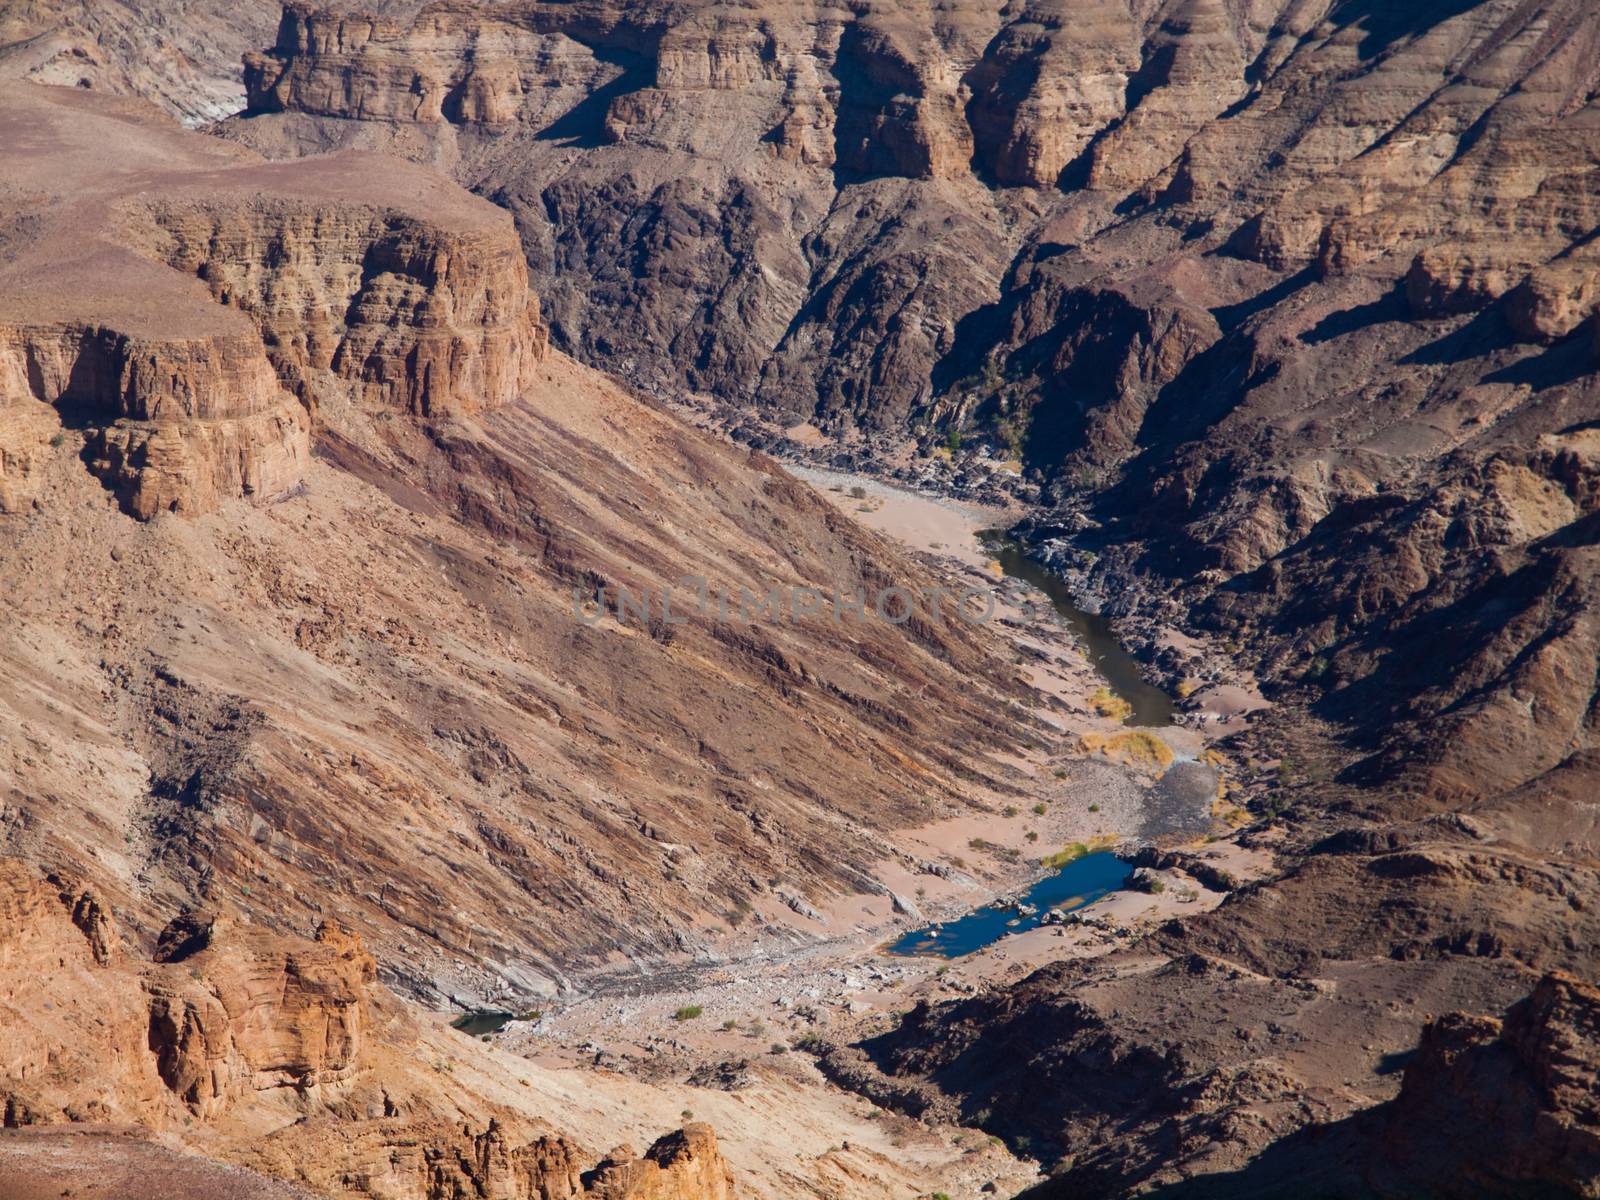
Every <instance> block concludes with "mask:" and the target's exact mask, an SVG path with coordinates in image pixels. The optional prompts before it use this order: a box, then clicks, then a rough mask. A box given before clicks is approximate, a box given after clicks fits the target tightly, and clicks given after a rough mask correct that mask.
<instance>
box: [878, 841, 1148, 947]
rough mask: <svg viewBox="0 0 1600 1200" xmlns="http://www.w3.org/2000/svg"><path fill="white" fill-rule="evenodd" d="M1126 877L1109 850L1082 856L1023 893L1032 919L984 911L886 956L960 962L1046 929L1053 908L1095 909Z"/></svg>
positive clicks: (918, 932) (916, 935)
mask: <svg viewBox="0 0 1600 1200" xmlns="http://www.w3.org/2000/svg"><path fill="white" fill-rule="evenodd" d="M1127 875H1128V864H1127V863H1125V862H1123V861H1122V860H1121V859H1120V858H1118V857H1117V856H1116V855H1115V854H1112V853H1111V852H1110V851H1109V850H1102V851H1100V852H1098V853H1095V854H1085V855H1084V856H1083V857H1082V858H1079V859H1075V860H1074V861H1072V862H1070V863H1068V864H1067V865H1066V866H1064V867H1062V868H1060V869H1059V870H1057V871H1055V872H1053V873H1052V874H1049V875H1046V876H1045V877H1044V878H1043V879H1041V880H1039V882H1038V883H1036V884H1034V885H1033V886H1032V887H1031V888H1029V889H1028V890H1027V891H1026V892H1024V893H1023V895H1022V897H1021V903H1022V904H1024V905H1027V906H1029V907H1032V908H1036V909H1037V910H1038V912H1037V913H1036V914H1035V915H1033V916H1024V915H1022V914H1020V913H1018V912H1017V911H1016V908H1015V907H1014V906H1012V905H1009V904H1008V905H1003V906H996V905H987V906H985V907H983V908H978V909H974V910H973V911H972V912H969V913H968V914H967V915H966V916H964V917H960V918H958V919H956V920H954V921H949V922H946V923H945V924H944V925H943V926H932V925H930V926H929V927H928V928H926V929H913V930H912V931H911V932H910V933H907V934H906V935H905V936H903V937H901V938H900V939H899V940H898V941H896V942H894V943H893V944H892V945H890V946H889V948H888V952H889V953H890V954H932V955H936V956H938V957H939V958H960V957H961V956H962V955H963V954H971V953H972V952H973V951H974V950H981V949H983V948H984V947H985V946H987V945H989V944H990V943H991V942H997V941H999V940H1000V939H1001V938H1003V937H1005V936H1006V934H1008V933H1021V932H1023V931H1024V930H1028V929H1036V928H1038V927H1039V926H1040V925H1041V924H1043V923H1044V922H1043V917H1044V914H1045V913H1047V912H1048V911H1050V910H1051V909H1052V908H1055V909H1061V910H1062V911H1064V912H1071V911H1072V910H1073V909H1075V908H1082V907H1083V906H1084V905H1086V904H1093V903H1094V902H1095V901H1096V900H1098V899H1100V897H1102V896H1104V895H1105V894H1106V893H1108V892H1114V891H1116V890H1117V889H1118V888H1119V887H1121V886H1122V881H1123V880H1124V879H1126V878H1127Z"/></svg>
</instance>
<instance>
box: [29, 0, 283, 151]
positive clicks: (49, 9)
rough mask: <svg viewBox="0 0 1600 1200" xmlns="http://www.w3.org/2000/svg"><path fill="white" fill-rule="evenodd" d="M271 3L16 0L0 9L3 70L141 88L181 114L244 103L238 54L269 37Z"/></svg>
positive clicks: (217, 115) (100, 86) (205, 114)
mask: <svg viewBox="0 0 1600 1200" xmlns="http://www.w3.org/2000/svg"><path fill="white" fill-rule="evenodd" d="M277 17H278V13H277V9H276V8H275V7H274V6H273V5H270V4H229V3H219V2H218V0H181V2H180V3H175V4H174V3H159V2H155V0H14V2H13V3H9V4H7V5H6V6H5V8H4V9H3V10H0V80H6V79H12V80H16V79H26V80H29V81H31V82H33V83H43V84H54V85H57V86H60V87H79V88H93V89H95V90H97V91H108V92H120V93H124V94H132V95H140V96H144V97H146V98H147V99H149V100H152V101H154V102H155V103H157V104H159V105H161V107H163V108H165V109H166V110H167V111H168V112H170V113H172V115H174V116H176V117H179V118H181V119H182V120H183V121H184V122H185V123H186V124H191V125H194V124H200V123H202V122H205V121H216V120H220V119H221V118H223V117H226V116H231V115H232V114H233V113H236V112H238V111H239V110H240V109H241V108H243V107H244V88H243V87H242V86H241V83H240V79H239V69H238V64H239V56H240V55H241V54H243V53H244V52H245V51H247V50H252V49H254V48H256V47H257V46H258V45H259V44H260V42H261V39H262V38H263V37H270V36H271V33H272V29H273V26H274V23H275V22H276V21H277Z"/></svg>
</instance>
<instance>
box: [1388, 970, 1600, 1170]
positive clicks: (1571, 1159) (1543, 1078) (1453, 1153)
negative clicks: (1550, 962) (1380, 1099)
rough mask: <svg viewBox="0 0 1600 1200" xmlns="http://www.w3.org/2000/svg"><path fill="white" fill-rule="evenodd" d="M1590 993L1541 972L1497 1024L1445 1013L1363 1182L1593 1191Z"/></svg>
mask: <svg viewBox="0 0 1600 1200" xmlns="http://www.w3.org/2000/svg"><path fill="white" fill-rule="evenodd" d="M1597 1035H1600V991H1597V990H1596V989H1595V988H1594V987H1593V986H1591V985H1589V984H1587V983H1584V982H1583V981H1581V980H1578V979H1574V978H1573V977H1571V976H1570V975H1550V976H1546V977H1545V978H1544V979H1543V980H1541V981H1540V983H1539V985H1538V986H1537V987H1536V988H1535V989H1534V990H1533V992H1532V994H1531V995H1529V996H1528V997H1527V998H1526V999H1524V1000H1521V1001H1519V1002H1518V1003H1516V1004H1515V1005H1513V1006H1512V1007H1511V1009H1510V1011H1509V1012H1507V1013H1506V1016H1505V1020H1504V1021H1499V1020H1494V1019H1492V1018H1489V1017H1472V1016H1468V1015H1467V1014H1465V1013H1452V1014H1450V1015H1449V1016H1445V1017H1441V1018H1440V1019H1439V1020H1437V1021H1435V1022H1433V1023H1432V1024H1430V1025H1429V1026H1428V1028H1427V1029H1426V1030H1425V1031H1424V1032H1423V1035H1422V1042H1421V1044H1420V1045H1419V1046H1418V1048H1417V1054H1416V1057H1415V1058H1414V1059H1412V1061H1411V1063H1410V1064H1409V1065H1408V1066H1407V1067H1406V1074H1405V1081H1404V1083H1402V1084H1401V1087H1400V1095H1399V1096H1398V1097H1396V1098H1395V1101H1394V1103H1393V1104H1392V1105H1391V1106H1390V1107H1389V1112H1388V1114H1387V1121H1388V1123H1387V1128H1386V1129H1385V1131H1384V1135H1383V1138H1382V1141H1381V1143H1380V1156H1379V1160H1378V1165H1377V1166H1376V1167H1375V1168H1374V1169H1373V1172H1372V1174H1373V1178H1374V1180H1375V1182H1377V1183H1378V1185H1379V1186H1380V1187H1382V1188H1383V1189H1384V1190H1385V1191H1387V1192H1393V1193H1403V1190H1404V1189H1405V1188H1407V1187H1411V1188H1416V1187H1419V1186H1420V1187H1426V1188H1427V1189H1428V1190H1429V1191H1431V1192H1432V1193H1433V1194H1434V1195H1439V1196H1478V1195H1486V1194H1495V1193H1499V1194H1502V1195H1509V1194H1515V1193H1517V1192H1519V1191H1520V1192H1523V1193H1526V1194H1533V1193H1534V1192H1535V1191H1538V1192H1539V1193H1541V1194H1544V1195H1550V1196H1557V1195H1560V1196H1593V1195H1595V1194H1597V1192H1600V1183H1597V1180H1600V1111H1597V1109H1596V1097H1597V1095H1600V1091H1597V1087H1596V1085H1597V1083H1600V1058H1597V1055H1596V1047H1597V1046H1600V1040H1597Z"/></svg>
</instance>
